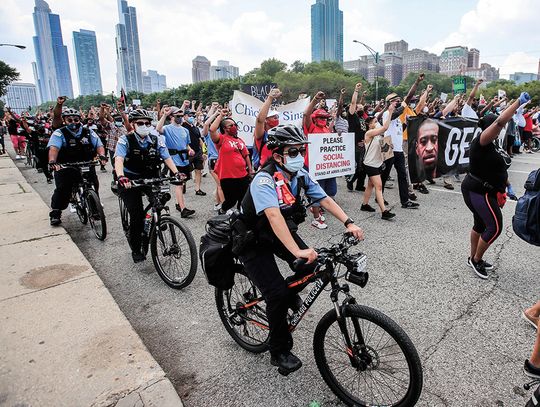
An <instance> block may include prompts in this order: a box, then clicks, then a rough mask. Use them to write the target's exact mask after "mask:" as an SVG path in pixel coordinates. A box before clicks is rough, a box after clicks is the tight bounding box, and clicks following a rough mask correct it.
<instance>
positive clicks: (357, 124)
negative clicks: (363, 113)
mask: <svg viewBox="0 0 540 407" xmlns="http://www.w3.org/2000/svg"><path fill="white" fill-rule="evenodd" d="M347 121H348V122H349V131H352V132H354V145H355V150H357V151H358V150H359V148H360V147H358V143H360V142H361V141H364V137H365V135H366V131H367V126H366V122H365V121H364V118H363V117H360V116H359V115H358V112H354V113H353V114H351V113H350V112H349V111H348V110H347Z"/></svg>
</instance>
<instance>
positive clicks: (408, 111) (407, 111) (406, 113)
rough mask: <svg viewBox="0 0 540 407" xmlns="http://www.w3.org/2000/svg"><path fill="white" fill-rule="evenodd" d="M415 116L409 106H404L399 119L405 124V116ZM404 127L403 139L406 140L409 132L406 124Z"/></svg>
mask: <svg viewBox="0 0 540 407" xmlns="http://www.w3.org/2000/svg"><path fill="white" fill-rule="evenodd" d="M414 116H416V112H415V111H414V110H413V109H411V108H410V107H409V106H405V109H403V113H401V115H400V116H399V120H401V123H405V124H407V117H414ZM404 127H405V129H403V141H407V140H408V138H409V133H408V132H407V126H404Z"/></svg>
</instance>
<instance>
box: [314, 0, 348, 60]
mask: <svg viewBox="0 0 540 407" xmlns="http://www.w3.org/2000/svg"><path fill="white" fill-rule="evenodd" d="M311 60H312V61H313V62H320V61H335V62H339V63H342V62H343V12H342V11H341V10H340V9H339V0H316V3H315V4H313V5H312V6H311Z"/></svg>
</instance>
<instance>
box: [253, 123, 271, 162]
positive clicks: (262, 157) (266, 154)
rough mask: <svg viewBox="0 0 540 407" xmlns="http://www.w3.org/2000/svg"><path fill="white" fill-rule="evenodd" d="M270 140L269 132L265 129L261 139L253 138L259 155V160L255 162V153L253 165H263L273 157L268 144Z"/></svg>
mask: <svg viewBox="0 0 540 407" xmlns="http://www.w3.org/2000/svg"><path fill="white" fill-rule="evenodd" d="M267 140H268V133H267V132H266V131H265V132H264V134H263V136H262V138H261V139H260V140H256V139H255V138H253V143H254V146H255V150H256V153H257V154H256V155H257V162H255V154H254V155H253V156H254V159H253V165H255V166H256V167H257V168H258V167H263V166H264V164H265V163H266V161H267V160H268V159H269V158H270V157H272V152H271V151H270V150H269V149H268V147H267V146H266V141H267ZM263 142H264V145H263V146H262V149H261V145H262V144H263Z"/></svg>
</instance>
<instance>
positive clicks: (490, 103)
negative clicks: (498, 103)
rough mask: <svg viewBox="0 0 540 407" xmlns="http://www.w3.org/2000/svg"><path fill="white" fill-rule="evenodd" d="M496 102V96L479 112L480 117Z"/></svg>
mask: <svg viewBox="0 0 540 407" xmlns="http://www.w3.org/2000/svg"><path fill="white" fill-rule="evenodd" d="M494 104H495V98H493V99H491V100H490V101H489V103H488V104H487V105H486V106H484V108H483V109H482V110H481V111H480V113H478V117H482V116H483V115H484V114H485V113H486V112H487V111H489V110H490V109H491V108H492V107H493V105H494Z"/></svg>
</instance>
